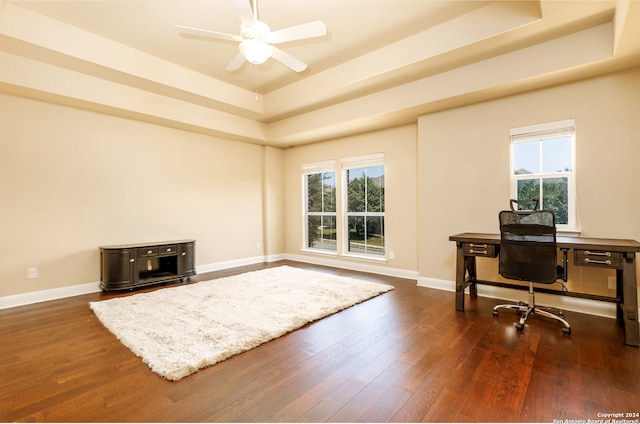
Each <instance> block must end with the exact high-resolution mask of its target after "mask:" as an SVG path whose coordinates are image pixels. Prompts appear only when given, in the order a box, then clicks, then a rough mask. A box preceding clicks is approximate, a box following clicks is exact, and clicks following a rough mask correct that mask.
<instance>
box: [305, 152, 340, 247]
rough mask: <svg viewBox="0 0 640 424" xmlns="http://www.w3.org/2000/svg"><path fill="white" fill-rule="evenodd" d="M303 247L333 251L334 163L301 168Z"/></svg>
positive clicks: (334, 218) (335, 245)
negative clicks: (303, 218)
mask: <svg viewBox="0 0 640 424" xmlns="http://www.w3.org/2000/svg"><path fill="white" fill-rule="evenodd" d="M303 176H304V184H303V186H304V199H305V221H306V222H305V224H306V225H305V239H306V240H305V248H307V249H312V250H318V251H325V252H337V243H336V238H337V231H336V171H335V162H334V161H330V162H323V163H316V164H309V165H305V166H303Z"/></svg>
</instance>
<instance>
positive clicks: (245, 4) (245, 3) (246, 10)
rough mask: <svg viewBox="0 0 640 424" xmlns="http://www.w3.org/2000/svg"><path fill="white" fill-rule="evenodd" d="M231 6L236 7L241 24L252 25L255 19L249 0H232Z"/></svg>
mask: <svg viewBox="0 0 640 424" xmlns="http://www.w3.org/2000/svg"><path fill="white" fill-rule="evenodd" d="M233 6H234V7H235V8H236V12H237V13H238V16H240V22H242V25H252V24H253V23H254V22H255V21H256V17H255V16H254V14H253V10H251V4H249V0H233Z"/></svg>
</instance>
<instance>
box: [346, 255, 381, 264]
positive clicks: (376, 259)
mask: <svg viewBox="0 0 640 424" xmlns="http://www.w3.org/2000/svg"><path fill="white" fill-rule="evenodd" d="M340 256H341V257H344V258H349V259H360V260H364V261H371V262H384V263H386V262H387V257H386V256H373V255H357V254H355V253H343V254H342V255H340Z"/></svg>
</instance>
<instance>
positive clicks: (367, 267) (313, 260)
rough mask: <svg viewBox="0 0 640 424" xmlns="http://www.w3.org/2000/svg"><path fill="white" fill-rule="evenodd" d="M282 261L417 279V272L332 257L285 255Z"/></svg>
mask: <svg viewBox="0 0 640 424" xmlns="http://www.w3.org/2000/svg"><path fill="white" fill-rule="evenodd" d="M282 259H288V260H290V261H296V262H305V263H309V264H313V265H324V266H330V267H333V268H341V269H349V270H352V271H361V272H370V273H372V274H380V275H387V276H389V277H398V278H409V279H411V280H416V279H417V278H418V271H410V270H406V269H400V268H388V267H385V266H380V265H374V264H370V263H365V262H350V261H349V262H347V261H341V260H339V259H333V258H332V257H322V256H306V255H295V254H288V253H287V254H285V255H284V258H282Z"/></svg>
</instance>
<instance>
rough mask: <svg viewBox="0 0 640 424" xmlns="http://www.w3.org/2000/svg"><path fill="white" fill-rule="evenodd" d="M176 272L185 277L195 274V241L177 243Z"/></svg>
mask: <svg viewBox="0 0 640 424" xmlns="http://www.w3.org/2000/svg"><path fill="white" fill-rule="evenodd" d="M178 273H179V274H180V275H181V276H185V277H189V276H192V275H196V268H195V242H189V243H181V244H179V245H178Z"/></svg>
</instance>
